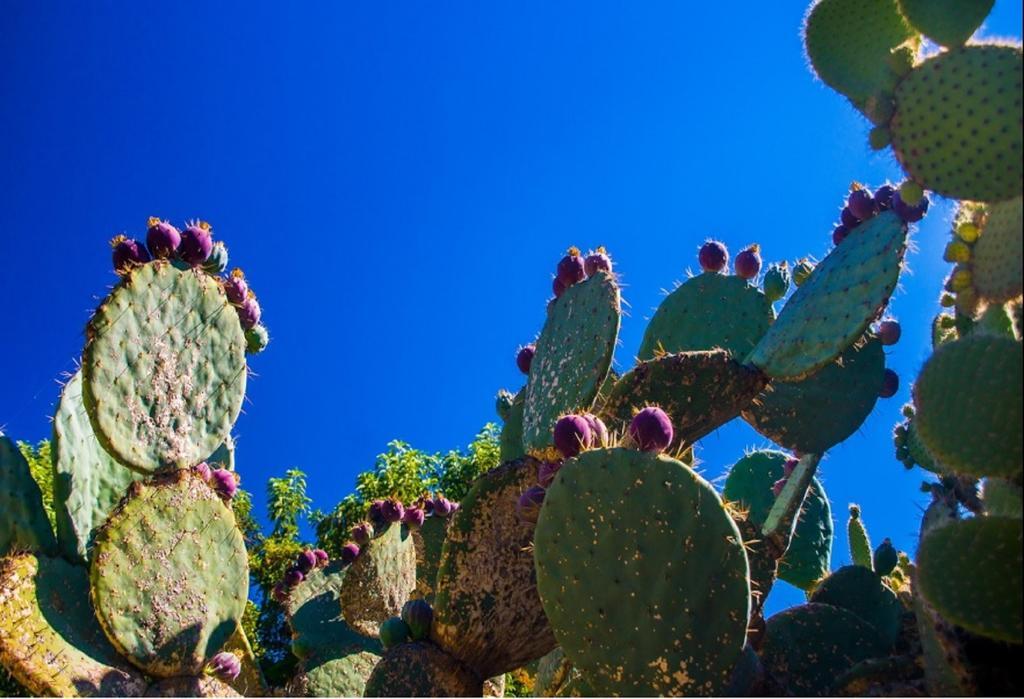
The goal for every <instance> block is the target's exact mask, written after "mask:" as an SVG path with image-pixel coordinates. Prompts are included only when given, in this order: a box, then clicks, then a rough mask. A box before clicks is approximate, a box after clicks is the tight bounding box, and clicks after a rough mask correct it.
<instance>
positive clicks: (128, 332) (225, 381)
mask: <svg viewBox="0 0 1024 699" xmlns="http://www.w3.org/2000/svg"><path fill="white" fill-rule="evenodd" d="M87 334H88V337H89V342H88V344H87V345H86V347H85V352H84V355H83V357H82V371H83V374H84V377H85V386H84V396H85V404H86V408H87V409H88V410H89V414H90V418H91V420H92V424H93V428H94V430H95V432H96V436H97V438H98V439H99V440H100V443H101V444H102V445H103V447H104V448H105V449H106V450H107V451H108V452H109V453H110V454H111V455H112V456H113V457H114V458H116V459H117V460H118V461H120V462H121V463H123V464H124V465H126V466H129V467H130V468H133V469H135V470H137V471H141V472H143V473H151V472H154V471H157V470H159V469H162V468H168V467H188V466H193V465H195V464H196V463H198V462H199V461H202V460H203V459H205V458H206V457H207V456H209V455H210V454H212V453H213V452H214V450H215V449H217V447H218V446H220V445H221V443H223V442H224V440H225V438H226V437H227V436H228V435H229V433H230V431H231V426H232V425H233V424H234V422H235V420H236V419H237V417H238V413H239V411H240V410H241V407H242V399H243V397H244V395H245V382H246V365H245V337H244V334H243V332H242V326H241V324H240V323H239V321H238V317H237V315H236V313H235V310H234V309H233V308H232V307H231V305H230V304H229V303H228V300H227V297H226V296H225V295H224V292H223V290H222V289H221V286H220V284H219V283H218V282H217V280H216V279H214V278H213V277H210V276H209V275H207V274H204V273H203V272H200V271H195V270H191V269H185V270H182V269H178V268H177V267H175V266H173V265H170V264H167V263H164V262H159V261H157V262H153V263H150V264H147V265H144V266H142V267H136V268H134V269H133V270H132V271H131V272H130V273H129V274H128V275H127V276H126V277H125V278H124V280H123V281H122V282H121V283H120V284H119V285H118V286H117V287H116V288H115V289H114V291H113V292H112V293H111V294H110V296H108V297H107V299H106V300H105V301H104V302H103V304H102V305H101V306H100V307H99V309H98V310H97V311H96V314H95V315H94V316H93V318H92V320H91V321H90V323H89V326H88V329H87Z"/></svg>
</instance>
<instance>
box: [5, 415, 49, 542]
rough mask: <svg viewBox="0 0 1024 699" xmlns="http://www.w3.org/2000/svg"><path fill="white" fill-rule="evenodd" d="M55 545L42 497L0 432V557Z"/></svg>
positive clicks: (22, 460)
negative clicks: (11, 552)
mask: <svg viewBox="0 0 1024 699" xmlns="http://www.w3.org/2000/svg"><path fill="white" fill-rule="evenodd" d="M55 545H56V542H55V541H54V538H53V530H52V529H50V521H49V520H48V519H47V518H46V511H45V510H44V509H43V494H42V492H40V490H39V485H38V484H37V483H36V481H35V479H34V478H32V472H31V471H30V470H29V467H28V462H27V461H25V457H24V456H22V454H21V451H19V450H18V445H17V444H15V443H14V442H12V441H11V440H10V439H8V438H7V437H5V436H4V435H3V433H0V556H3V555H4V554H6V553H8V552H10V551H51V550H52V549H53V548H54V547H55Z"/></svg>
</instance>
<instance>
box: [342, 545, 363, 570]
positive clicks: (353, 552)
mask: <svg viewBox="0 0 1024 699" xmlns="http://www.w3.org/2000/svg"><path fill="white" fill-rule="evenodd" d="M357 558H359V546H358V545H357V544H353V543H348V544H345V545H344V546H342V547H341V562H342V563H344V564H345V565H348V564H349V563H351V562H352V561H354V560H356V559H357Z"/></svg>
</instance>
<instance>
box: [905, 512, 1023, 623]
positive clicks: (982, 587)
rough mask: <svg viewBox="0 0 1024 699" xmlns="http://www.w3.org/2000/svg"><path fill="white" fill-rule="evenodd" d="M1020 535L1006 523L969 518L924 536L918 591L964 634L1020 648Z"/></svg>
mask: <svg viewBox="0 0 1024 699" xmlns="http://www.w3.org/2000/svg"><path fill="white" fill-rule="evenodd" d="M1022 550H1024V529H1022V525H1021V520H1020V519H1014V518H1009V517H975V518H974V519H970V520H964V521H961V522H954V523H951V524H949V525H947V526H944V527H941V528H939V529H936V530H934V531H931V532H929V533H928V534H927V535H926V536H925V537H924V538H923V539H922V541H921V545H920V547H919V548H918V551H917V566H918V568H917V582H918V583H919V591H920V593H921V594H922V595H923V596H924V598H925V599H926V600H927V601H928V603H929V604H931V605H932V606H933V607H934V608H935V609H936V610H937V611H938V612H939V613H940V614H941V615H942V616H943V617H944V618H945V619H947V620H949V621H951V622H953V623H955V624H957V625H958V626H962V627H963V628H965V629H967V630H968V631H973V632H974V633H977V634H981V635H982V636H987V637H989V638H994V639H997V640H1001V641H1007V642H1010V643H1021V642H1022V641H1024V637H1022V633H1024V632H1022V628H1024V627H1022V616H1024V608H1022V598H1021V594H1020V592H1021V589H1022V588H1024V578H1022V574H1021V569H1022V566H1024V561H1022V559H1021V555H1022V554H1021V552H1022Z"/></svg>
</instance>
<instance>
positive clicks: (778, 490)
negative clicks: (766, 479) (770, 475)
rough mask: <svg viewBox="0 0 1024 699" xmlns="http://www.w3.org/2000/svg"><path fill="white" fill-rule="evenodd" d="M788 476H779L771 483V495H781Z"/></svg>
mask: <svg viewBox="0 0 1024 699" xmlns="http://www.w3.org/2000/svg"><path fill="white" fill-rule="evenodd" d="M788 480H789V479H788V478H780V479H779V480H777V481H775V482H774V483H772V495H774V496H775V497H779V496H780V495H782V489H783V488H785V487H786V481H788Z"/></svg>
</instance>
